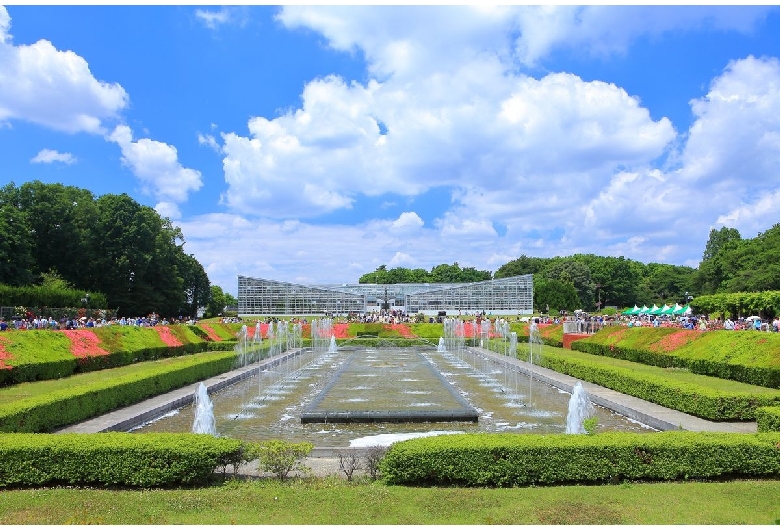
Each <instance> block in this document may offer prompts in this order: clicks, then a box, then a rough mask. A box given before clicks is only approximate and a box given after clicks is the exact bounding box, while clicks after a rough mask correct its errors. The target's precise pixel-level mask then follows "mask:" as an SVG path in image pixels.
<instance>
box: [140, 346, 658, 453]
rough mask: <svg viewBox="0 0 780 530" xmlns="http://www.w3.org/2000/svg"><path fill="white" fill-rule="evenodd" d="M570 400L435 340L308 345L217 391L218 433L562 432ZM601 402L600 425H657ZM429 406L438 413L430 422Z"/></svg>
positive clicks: (327, 437)
mask: <svg viewBox="0 0 780 530" xmlns="http://www.w3.org/2000/svg"><path fill="white" fill-rule="evenodd" d="M569 398H570V395H569V393H567V392H564V391H561V390H559V389H557V388H554V387H552V386H549V385H547V384H545V383H542V382H540V381H538V380H532V379H531V378H529V377H528V376H526V375H524V374H522V373H519V372H517V371H515V370H509V369H507V368H506V367H504V366H503V365H500V364H498V363H496V362H495V361H494V360H493V359H491V358H490V357H487V356H482V355H480V354H479V353H478V352H475V351H472V350H469V349H465V350H463V351H459V352H455V353H450V352H446V351H437V349H436V348H433V347H431V348H419V347H418V348H375V349H372V348H340V349H338V351H336V352H335V353H325V352H313V351H308V352H305V353H303V354H301V355H298V356H295V357H293V358H291V359H289V360H287V361H285V362H283V363H281V364H280V365H279V366H275V367H273V368H271V369H270V370H267V371H263V372H260V374H259V375H258V376H256V377H250V378H248V379H245V380H243V381H241V382H239V383H236V384H235V385H233V386H230V387H228V388H226V389H224V390H221V391H219V392H216V393H214V394H212V395H211V399H212V401H213V405H214V416H215V420H216V429H217V432H218V434H219V435H221V436H227V437H231V438H238V439H243V440H250V441H261V440H268V439H285V440H288V441H294V442H299V441H308V442H311V443H313V444H314V445H315V446H316V447H347V446H367V445H387V444H388V443H390V442H392V441H395V440H399V439H405V438H411V437H415V436H425V435H431V434H442V433H473V432H514V433H563V432H564V431H565V429H566V414H567V411H568V406H569ZM595 409H596V416H597V418H598V428H597V430H598V431H615V430H617V431H633V432H654V431H653V429H651V428H649V427H647V426H645V425H642V424H640V423H637V422H635V421H633V420H630V419H628V418H626V417H624V416H621V415H619V414H617V413H614V412H613V411H611V410H608V409H605V408H602V407H595ZM463 410H472V411H474V412H475V413H476V421H473V418H471V417H470V416H469V420H467V421H466V420H462V419H454V420H448V421H438V420H440V419H441V418H442V415H441V414H438V413H440V412H441V411H463ZM377 411H378V412H384V413H388V412H391V414H389V415H387V416H386V417H382V416H375V417H374V418H372V419H370V420H364V421H350V422H334V421H333V420H331V421H328V415H329V414H331V413H336V412H338V413H339V414H342V415H344V414H353V415H354V416H355V417H360V416H361V415H363V416H365V415H366V414H371V413H375V412H377ZM426 414H428V415H430V416H431V418H434V421H426V418H425V417H424V416H425V415H426ZM307 415H309V416H308V420H307ZM404 415H408V416H409V418H407V419H405V418H404V417H403V416H404ZM444 417H447V416H446V415H445V416H444ZM194 419H195V412H194V408H193V407H192V406H187V407H184V408H181V409H179V410H177V411H173V412H171V413H169V414H166V415H165V416H163V417H161V418H158V419H156V420H154V421H152V422H149V423H147V424H145V425H143V426H141V427H139V428H136V429H134V430H133V432H191V429H192V424H193V421H194Z"/></svg>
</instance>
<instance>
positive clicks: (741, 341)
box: [572, 327, 780, 388]
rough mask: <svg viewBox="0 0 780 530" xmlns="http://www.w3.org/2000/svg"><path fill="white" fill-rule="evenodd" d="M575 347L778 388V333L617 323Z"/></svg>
mask: <svg viewBox="0 0 780 530" xmlns="http://www.w3.org/2000/svg"><path fill="white" fill-rule="evenodd" d="M572 349H574V350H579V351H583V352H587V353H591V354H596V355H604V356H607V357H616V358H620V359H626V360H629V361H635V362H641V363H644V364H652V365H655V366H663V367H678V368H687V369H689V370H691V371H692V372H695V373H698V374H703V375H710V376H715V377H720V378H723V379H733V380H734V381H742V382H743V383H748V384H753V385H761V386H766V387H769V388H780V334H778V333H766V332H760V331H704V332H701V331H691V330H680V329H676V328H627V327H617V328H605V329H603V330H601V331H599V332H598V333H596V334H595V335H593V336H592V337H588V338H586V339H582V340H578V341H577V342H575V343H573V344H572Z"/></svg>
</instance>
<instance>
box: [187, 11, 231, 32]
mask: <svg viewBox="0 0 780 530" xmlns="http://www.w3.org/2000/svg"><path fill="white" fill-rule="evenodd" d="M195 16H196V17H198V18H199V19H200V20H201V22H203V24H204V25H205V26H206V27H207V28H209V29H216V28H217V27H219V26H221V25H222V24H226V23H227V22H229V21H230V10H229V9H227V8H224V7H223V8H222V9H220V10H219V11H207V10H205V9H197V10H196V11H195Z"/></svg>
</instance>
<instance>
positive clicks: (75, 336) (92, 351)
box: [62, 329, 108, 359]
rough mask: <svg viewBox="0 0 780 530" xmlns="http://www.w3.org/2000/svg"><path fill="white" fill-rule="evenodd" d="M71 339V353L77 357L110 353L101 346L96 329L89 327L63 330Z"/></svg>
mask: <svg viewBox="0 0 780 530" xmlns="http://www.w3.org/2000/svg"><path fill="white" fill-rule="evenodd" d="M62 333H63V334H65V336H66V337H68V338H69V339H70V353H72V354H73V355H74V356H75V357H78V358H80V359H83V358H85V357H95V356H99V355H108V352H107V351H106V350H104V349H103V348H101V347H100V346H99V344H100V339H99V338H97V335H95V332H94V331H90V330H88V329H71V330H64V331H62Z"/></svg>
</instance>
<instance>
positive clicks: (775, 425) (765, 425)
mask: <svg viewBox="0 0 780 530" xmlns="http://www.w3.org/2000/svg"><path fill="white" fill-rule="evenodd" d="M756 424H757V427H758V432H775V431H780V407H762V408H759V409H758V410H756Z"/></svg>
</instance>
